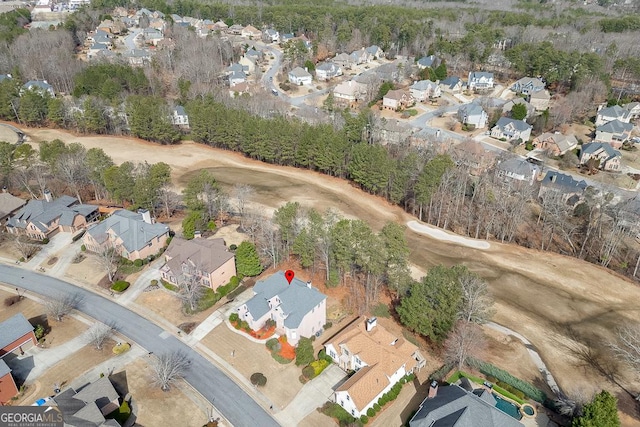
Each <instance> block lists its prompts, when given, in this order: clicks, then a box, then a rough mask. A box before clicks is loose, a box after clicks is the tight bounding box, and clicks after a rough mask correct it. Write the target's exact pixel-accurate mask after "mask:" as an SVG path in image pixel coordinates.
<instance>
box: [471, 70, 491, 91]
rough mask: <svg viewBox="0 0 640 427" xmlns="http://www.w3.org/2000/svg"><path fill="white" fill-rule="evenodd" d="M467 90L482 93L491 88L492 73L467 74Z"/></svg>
mask: <svg viewBox="0 0 640 427" xmlns="http://www.w3.org/2000/svg"><path fill="white" fill-rule="evenodd" d="M467 88H469V90H474V91H482V90H487V89H492V88H493V73H487V72H485V71H472V72H470V73H469V80H468V81H467Z"/></svg>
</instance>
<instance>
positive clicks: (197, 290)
mask: <svg viewBox="0 0 640 427" xmlns="http://www.w3.org/2000/svg"><path fill="white" fill-rule="evenodd" d="M188 270H189V271H186V272H184V274H182V275H181V276H180V277H179V278H178V298H180V299H181V300H182V303H183V304H184V305H185V306H186V307H189V309H190V310H191V311H195V310H196V308H197V307H198V301H200V298H202V295H203V293H204V290H205V287H204V286H203V284H202V280H200V277H198V275H197V274H196V273H197V271H198V267H197V266H192V267H191V268H188Z"/></svg>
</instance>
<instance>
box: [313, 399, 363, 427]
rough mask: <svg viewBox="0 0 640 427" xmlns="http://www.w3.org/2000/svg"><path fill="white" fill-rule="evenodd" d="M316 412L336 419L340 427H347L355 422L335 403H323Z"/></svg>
mask: <svg viewBox="0 0 640 427" xmlns="http://www.w3.org/2000/svg"><path fill="white" fill-rule="evenodd" d="M318 410H319V411H320V412H322V413H323V414H325V415H327V416H328V417H331V418H335V419H337V420H338V421H339V422H340V425H344V424H346V425H349V424H351V423H353V422H354V421H355V420H356V419H355V418H353V417H352V416H351V414H349V413H348V412H347V411H345V410H344V408H343V407H342V406H340V405H338V404H337V403H333V402H325V404H324V405H322V407H321V408H320V409H318Z"/></svg>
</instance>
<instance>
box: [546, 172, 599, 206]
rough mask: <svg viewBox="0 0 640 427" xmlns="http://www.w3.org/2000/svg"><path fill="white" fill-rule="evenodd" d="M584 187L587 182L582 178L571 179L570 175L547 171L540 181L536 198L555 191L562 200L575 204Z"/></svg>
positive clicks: (585, 187) (571, 204) (570, 204)
mask: <svg viewBox="0 0 640 427" xmlns="http://www.w3.org/2000/svg"><path fill="white" fill-rule="evenodd" d="M586 189H587V183H586V182H585V181H584V180H580V181H578V180H576V179H573V177H572V176H571V175H566V174H563V173H560V172H557V171H547V174H546V175H545V176H544V178H542V181H540V191H539V192H538V198H540V199H544V198H545V197H546V196H547V195H548V194H549V193H555V194H559V195H560V197H561V198H562V201H563V202H565V203H567V204H568V205H569V206H575V205H576V204H577V203H578V202H579V201H580V198H581V197H582V194H583V193H584V190H586Z"/></svg>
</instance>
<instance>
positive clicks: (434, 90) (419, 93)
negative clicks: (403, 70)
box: [409, 80, 442, 102]
mask: <svg viewBox="0 0 640 427" xmlns="http://www.w3.org/2000/svg"><path fill="white" fill-rule="evenodd" d="M409 93H410V94H411V96H413V98H414V99H415V100H416V101H418V102H425V101H426V100H428V99H431V98H439V97H440V96H442V90H441V89H440V86H439V85H438V82H435V83H434V82H432V81H431V80H420V81H417V82H415V83H414V84H412V85H411V86H410V87H409Z"/></svg>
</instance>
